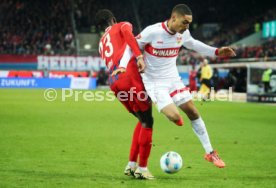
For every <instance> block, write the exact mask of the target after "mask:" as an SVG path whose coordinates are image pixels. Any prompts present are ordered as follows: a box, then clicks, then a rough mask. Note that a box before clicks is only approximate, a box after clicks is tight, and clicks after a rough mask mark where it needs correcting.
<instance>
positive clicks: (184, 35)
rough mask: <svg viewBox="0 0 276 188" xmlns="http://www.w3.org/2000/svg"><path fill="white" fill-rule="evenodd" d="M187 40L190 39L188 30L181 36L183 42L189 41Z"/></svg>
mask: <svg viewBox="0 0 276 188" xmlns="http://www.w3.org/2000/svg"><path fill="white" fill-rule="evenodd" d="M189 39H192V35H191V33H190V31H189V29H187V30H186V31H184V33H183V34H182V40H183V42H185V41H187V40H189Z"/></svg>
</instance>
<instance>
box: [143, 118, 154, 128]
mask: <svg viewBox="0 0 276 188" xmlns="http://www.w3.org/2000/svg"><path fill="white" fill-rule="evenodd" d="M153 122H154V120H153V117H152V116H150V117H148V118H146V119H145V120H144V121H143V122H142V126H143V127H144V128H152V127H153Z"/></svg>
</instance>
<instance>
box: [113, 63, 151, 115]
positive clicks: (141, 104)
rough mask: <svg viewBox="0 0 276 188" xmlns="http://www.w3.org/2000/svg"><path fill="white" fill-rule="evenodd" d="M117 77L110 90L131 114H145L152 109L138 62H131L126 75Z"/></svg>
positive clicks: (122, 74)
mask: <svg viewBox="0 0 276 188" xmlns="http://www.w3.org/2000/svg"><path fill="white" fill-rule="evenodd" d="M115 77H116V80H115V81H114V82H113V83H111V84H110V89H111V90H112V91H113V92H114V93H115V96H116V97H117V98H118V100H119V101H120V102H121V103H122V104H123V105H124V106H125V107H126V109H127V110H128V111H129V112H138V111H142V112H144V111H146V110H148V109H149V108H150V107H151V100H150V99H149V97H148V96H147V94H146V91H145V88H144V84H143V82H142V78H141V76H140V73H139V72H138V68H137V65H136V60H132V61H130V62H129V64H128V66H127V70H126V72H125V73H121V74H119V75H117V76H115ZM113 80H114V78H113Z"/></svg>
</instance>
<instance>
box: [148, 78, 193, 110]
mask: <svg viewBox="0 0 276 188" xmlns="http://www.w3.org/2000/svg"><path fill="white" fill-rule="evenodd" d="M143 83H144V86H145V89H146V91H147V94H148V95H149V96H150V98H151V100H152V102H153V103H155V104H156V105H157V109H158V111H159V112H160V111H161V110H162V109H163V108H164V107H165V106H167V105H169V104H172V103H175V104H176V105H177V106H180V105H181V104H183V103H186V102H188V101H190V100H192V95H191V93H190V91H189V88H188V87H185V85H184V84H183V82H182V81H181V79H180V78H179V79H172V80H158V81H151V80H149V79H145V77H143Z"/></svg>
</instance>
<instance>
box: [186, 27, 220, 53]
mask: <svg viewBox="0 0 276 188" xmlns="http://www.w3.org/2000/svg"><path fill="white" fill-rule="evenodd" d="M182 42H183V43H182V44H183V46H184V47H186V48H188V49H191V50H195V51H196V52H198V53H200V54H201V55H205V56H210V57H214V56H216V50H217V48H214V47H212V46H209V45H207V44H204V43H203V42H201V41H199V40H195V39H194V38H193V37H192V36H191V33H190V31H189V30H186V31H185V32H184V33H183V41H182Z"/></svg>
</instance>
